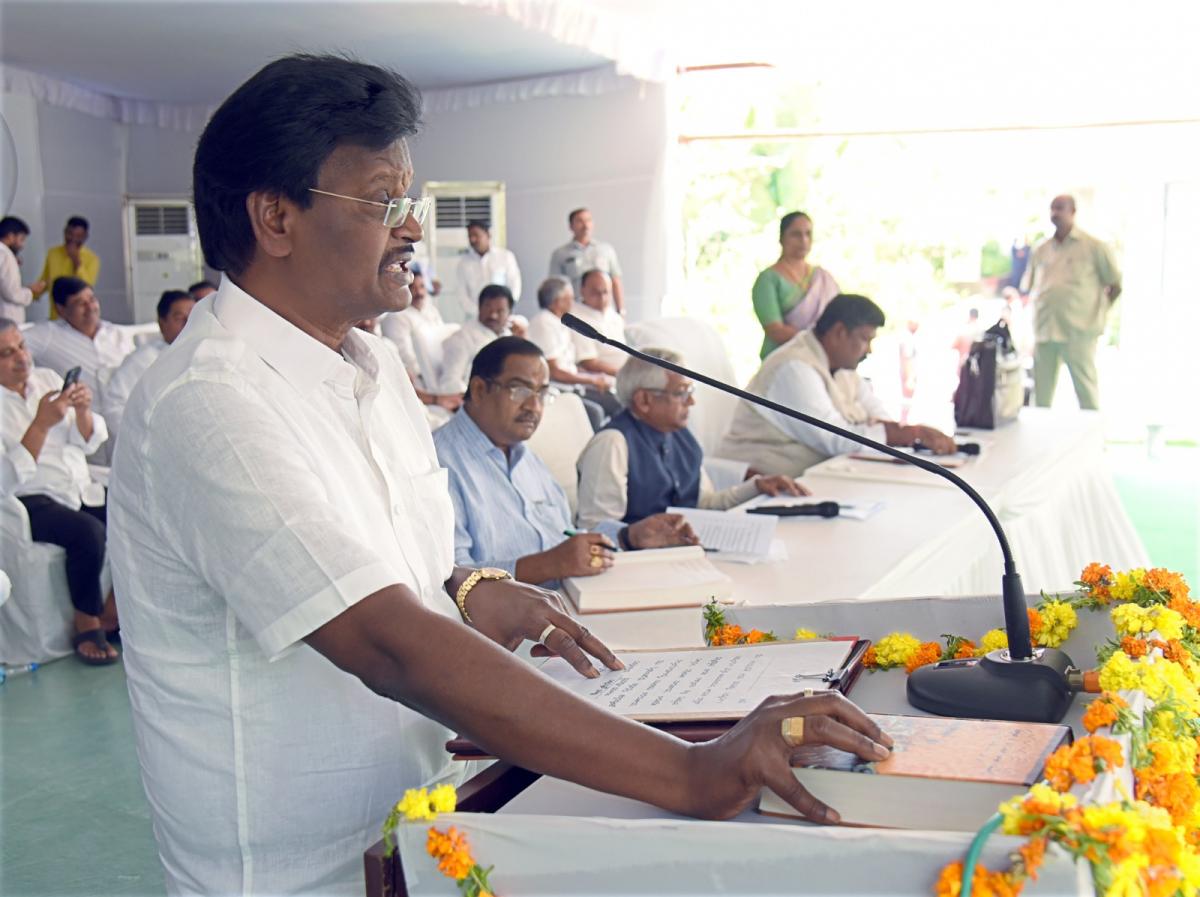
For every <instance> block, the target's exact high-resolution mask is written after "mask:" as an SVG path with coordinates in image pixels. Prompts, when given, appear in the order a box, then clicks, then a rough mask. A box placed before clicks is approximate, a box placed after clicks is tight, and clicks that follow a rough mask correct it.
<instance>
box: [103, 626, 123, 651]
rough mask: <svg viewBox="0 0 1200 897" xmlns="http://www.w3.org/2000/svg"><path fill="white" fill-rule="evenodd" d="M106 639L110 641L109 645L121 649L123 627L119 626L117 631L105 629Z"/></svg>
mask: <svg viewBox="0 0 1200 897" xmlns="http://www.w3.org/2000/svg"><path fill="white" fill-rule="evenodd" d="M104 637H105V638H106V639H108V643H109V644H110V645H113V646H114V647H118V648H119V647H120V645H121V627H120V626H118V627H117V628H116V629H105V630H104Z"/></svg>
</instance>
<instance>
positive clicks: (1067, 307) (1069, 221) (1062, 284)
mask: <svg viewBox="0 0 1200 897" xmlns="http://www.w3.org/2000/svg"><path fill="white" fill-rule="evenodd" d="M1050 220H1051V222H1053V224H1054V236H1053V237H1051V238H1050V239H1048V240H1046V241H1045V242H1043V243H1042V244H1041V245H1039V246H1038V247H1037V249H1035V250H1034V251H1033V259H1032V261H1031V262H1030V264H1029V268H1028V269H1027V270H1026V271H1025V278H1024V282H1023V283H1022V290H1025V291H1028V292H1031V293H1032V294H1033V300H1034V335H1035V341H1036V347H1035V349H1034V353H1033V383H1034V397H1035V400H1036V402H1037V404H1038V405H1040V406H1042V407H1048V406H1049V405H1050V403H1051V401H1052V400H1053V399H1054V389H1055V387H1056V386H1057V385H1058V371H1059V368H1060V367H1061V365H1062V363H1063V362H1064V361H1065V362H1066V363H1067V370H1068V371H1070V372H1071V382H1072V383H1074V384H1075V396H1076V398H1077V399H1078V400H1079V407H1080V408H1085V409H1090V410H1095V409H1096V408H1098V407H1100V401H1099V397H1100V390H1099V384H1098V382H1097V378H1096V342H1097V340H1099V338H1100V335H1101V334H1102V333H1103V332H1104V321H1105V319H1106V318H1107V317H1108V309H1109V308H1110V307H1111V306H1112V304H1113V303H1114V302H1116V301H1117V296H1119V295H1120V294H1121V272H1120V271H1118V270H1117V263H1116V262H1115V261H1114V260H1113V256H1112V251H1111V250H1110V249H1109V248H1108V247H1107V246H1105V245H1104V244H1103V243H1101V242H1100V241H1099V240H1097V239H1096V238H1095V237H1092V236H1090V235H1088V234H1085V233H1084V232H1083V231H1081V230H1079V229H1078V228H1077V227H1075V200H1074V198H1072V197H1070V196H1056V197H1055V198H1054V201H1053V202H1051V203H1050Z"/></svg>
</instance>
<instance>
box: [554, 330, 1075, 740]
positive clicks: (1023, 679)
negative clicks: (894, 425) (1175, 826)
mask: <svg viewBox="0 0 1200 897" xmlns="http://www.w3.org/2000/svg"><path fill="white" fill-rule="evenodd" d="M562 322H563V324H564V325H565V326H566V327H569V328H570V329H571V330H574V331H575V332H576V333H578V334H579V335H580V336H586V337H587V338H588V339H592V340H595V341H596V342H599V343H603V344H605V345H607V346H614V347H615V348H617V349H620V350H621V351H622V352H625V353H626V354H627V355H631V356H633V357H634V358H640V359H641V360H642V361H645V362H646V363H648V364H653V365H655V366H657V367H660V368H664V369H665V370H668V371H673V372H674V373H676V374H679V375H681V376H684V377H690V378H691V379H692V380H695V381H697V382H698V383H703V384H705V385H706V386H711V387H712V388H713V389H719V390H720V391H721V392H725V393H729V394H730V395H733V396H737V397H738V398H739V399H743V400H744V401H747V402H750V403H752V404H754V405H758V406H760V407H762V408H767V409H769V410H771V411H775V412H777V413H779V414H782V415H784V416H785V417H790V418H793V419H795V420H798V421H802V422H803V423H806V424H809V425H810V426H813V427H816V428H817V429H820V430H825V431H826V432H828V433H834V434H836V435H838V436H841V437H843V438H844V439H849V440H851V441H852V442H857V443H859V444H860V445H865V446H867V447H869V448H873V449H875V450H876V451H878V452H882V453H883V454H885V455H888V456H890V457H892V458H896V459H897V460H900V461H903V462H905V463H907V464H912V465H913V466H915V467H919V468H921V469H922V470H925V471H927V472H928V473H931V474H933V475H934V476H939V477H941V478H942V479H945V480H949V481H950V482H951V483H953V484H954V485H955V486H957V487H958V488H959V489H961V490H962V491H963V492H965V493H966V494H967V497H968V498H970V499H971V501H973V502H974V503H975V505H976V506H977V507H978V508H979V510H980V511H981V512H982V513H983V516H984V517H985V518H987V522H988V524H989V525H990V526H991V528H992V531H993V532H994V533H995V535H996V541H997V542H999V543H1000V553H1001V555H1003V557H1004V575H1003V577H1002V578H1001V595H1002V597H1003V606H1004V628H1005V631H1006V632H1007V634H1008V648H1007V650H1001V651H992V652H991V653H990V654H988V655H986V656H985V657H971V658H965V659H962V660H944V661H941V662H939V663H936V664H930V665H928V666H923V667H919V668H918V669H915V670H913V672H912V673H911V674H910V675H909V677H908V702H909V703H910V704H912V706H914V707H917V708H919V709H921V710H927V711H929V712H930V713H936V714H938V715H940V716H955V717H968V718H975V719H1005V720H1017V721H1021V722H1054V723H1056V722H1058V721H1059V720H1061V719H1062V718H1063V717H1064V716H1065V715H1066V713H1067V709H1068V708H1069V707H1070V706H1071V700H1072V698H1073V696H1074V692H1073V690H1072V688H1071V684H1070V682H1069V681H1068V673H1070V672H1076V670H1075V667H1074V665H1073V664H1072V662H1071V658H1069V657H1068V656H1067V655H1066V654H1065V653H1064V652H1062V651H1059V650H1057V649H1055V648H1038V649H1037V650H1036V651H1035V650H1034V649H1033V645H1032V643H1031V642H1030V640H1029V616H1028V605H1027V604H1026V603H1025V590H1024V588H1023V587H1022V585H1021V576H1020V574H1019V573H1017V564H1016V561H1015V560H1013V555H1012V549H1011V548H1009V545H1008V537H1007V536H1006V535H1005V534H1004V528H1003V527H1002V526H1001V525H1000V520H999V519H998V518H997V517H996V513H995V512H994V511H993V510H992V509H991V507H990V506H989V505H988V503H987V502H986V501H984V499H983V496H981V495H980V494H979V493H978V492H977V491H975V488H974V487H973V486H972V485H971V484H970V483H968V482H967V481H966V480H964V479H963V478H962V477H960V476H958V475H957V474H955V473H954V472H953V471H951V470H947V469H946V468H944V467H942V466H941V465H940V464H937V463H936V462H934V461H930V460H927V459H926V458H922V457H920V456H918V455H912V454H909V453H906V452H902V451H899V450H898V449H895V448H893V447H892V446H890V445H886V444H884V443H882V442H876V441H875V440H874V439H868V438H867V437H865V436H860V435H859V434H857V433H854V432H852V431H850V430H845V429H843V428H841V427H839V426H836V425H834V424H831V423H829V422H827V421H824V420H821V419H820V418H816V417H813V416H811V415H808V414H805V413H803V412H801V411H796V410H795V409H793V408H788V407H786V406H784V405H780V404H779V403H777V402H772V401H771V400H769V399H764V398H763V397H762V396H756V395H754V394H753V393H750V392H746V390H744V389H739V388H738V387H736V386H732V385H730V384H728V383H722V382H721V381H720V380H715V379H713V378H712V377H707V376H705V375H704V374H700V373H697V372H696V371H692V370H689V369H688V368H685V367H683V366H682V365H678V364H674V363H672V362H670V361H664V360H663V359H661V358H655V357H654V356H653V355H647V354H646V353H645V352H639V351H638V350H637V349H634V348H633V347H632V346H627V345H625V343H622V342H620V341H619V340H615V339H610V338H609V337H607V336H605V335H604V334H602V333H601V332H600V331H598V330H597V329H596V328H595V327H593V326H592V325H590V324H588V323H587V322H586V321H582V320H580V319H579V318H577V317H575V315H573V314H569V313H568V314H565V315H563V317H562Z"/></svg>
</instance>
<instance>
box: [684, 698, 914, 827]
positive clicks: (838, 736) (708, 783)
mask: <svg viewBox="0 0 1200 897" xmlns="http://www.w3.org/2000/svg"><path fill="white" fill-rule="evenodd" d="M791 717H803V719H804V737H803V740H802V746H807V745H829V746H831V747H835V748H838V749H840V750H843V751H849V752H850V753H852V754H857V755H858V756H859V757H861V758H862V759H864V760H870V761H879V760H885V759H887V757H888V755H889V754H890V753H891V748H892V746H893V742H892V739H891V737H890V736H889V735H888V734H887V733H886V732H884V731H883V730H882V729H880V728H879V726H878V725H877V724H876V723H875V721H874V720H872V719H871V718H870V717H869V716H867V714H866V713H864V712H863V711H862V710H861V709H859V708H858V706H857V705H855V704H853V703H851V702H850V701H848V700H846V698H844V697H842V695H841V694H839V693H838V692H824V693H822V694H819V695H813V696H812V697H800V696H796V695H788V696H780V697H774V698H767V700H765V701H763V703H762V704H760V705H759V706H758V707H756V708H755V709H754V711H753V712H752V713H751V714H750V715H749V716H747V717H745V718H744V719H743V720H742V721H741V722H739V723H738V724H737V725H736V726H734V727H733V728H732V729H730V730H729V731H728V732H726V733H725V734H724V735H722V736H721V737H720V738H717V739H715V740H714V741H707V742H703V743H701V744H696V745H693V746H692V748H691V750H690V751H689V762H690V764H691V769H690V770H689V773H690V775H689V778H690V788H689V791H690V794H691V795H694V798H693V799H694V802H695V803H694V805H693V806H692V807H690V808H689V809H688V812H689V813H690V815H693V816H698V817H700V818H702V819H730V818H732V817H734V816H736V815H737V814H738V813H740V812H742V811H743V810H745V809H746V808H747V807H748V806H750V805H751V804H752V803H753V802H754V801H756V800H757V799H758V796H759V793H760V792H761V791H762V789H763V788H764V787H765V788H770V789H771V790H772V791H774V792H775V793H776V794H778V795H779V796H780V797H781V798H783V799H784V800H785V801H787V802H788V803H789V804H791V805H792V806H793V807H794V808H795V809H796V810H797V811H798V812H800V813H802V814H803V815H804V816H806V817H807V818H809V819H811V820H812V821H813V822H829V823H834V822H838V821H839V820H840V818H841V817H840V816H839V815H838V813H837V811H836V810H835V809H833V808H832V807H829V806H827V805H825V804H823V803H822V802H821V801H819V800H817V799H816V798H815V797H813V796H812V795H811V794H809V792H808V791H807V790H805V788H804V787H803V786H802V785H801V784H800V783H799V782H798V781H797V780H796V777H795V775H793V773H792V760H793V758H794V757H795V755H796V754H797V753H798V752H799V748H797V747H792V746H790V745H789V744H788V743H787V742H786V741H784V740H783V721H784V720H786V719H789V718H791Z"/></svg>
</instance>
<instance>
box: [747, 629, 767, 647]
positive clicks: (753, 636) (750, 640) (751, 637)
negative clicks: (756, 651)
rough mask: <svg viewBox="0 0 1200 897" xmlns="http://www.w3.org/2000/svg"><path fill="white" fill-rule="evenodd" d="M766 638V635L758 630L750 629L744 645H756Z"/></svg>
mask: <svg viewBox="0 0 1200 897" xmlns="http://www.w3.org/2000/svg"><path fill="white" fill-rule="evenodd" d="M766 637H767V634H766V633H765V632H762V631H761V630H758V629H751V630H750V631H749V632H747V633H746V644H747V645H757V644H758V643H759V642H761V641H764V640H765V639H766Z"/></svg>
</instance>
